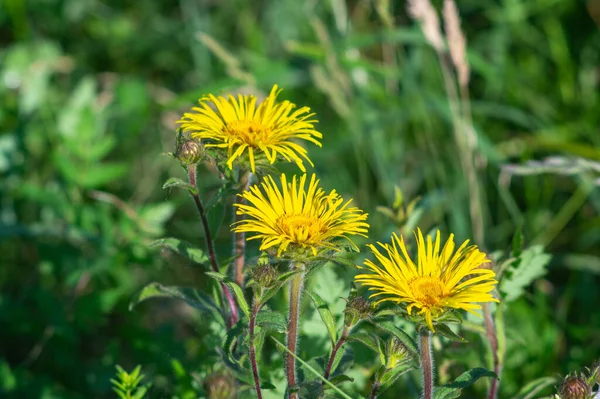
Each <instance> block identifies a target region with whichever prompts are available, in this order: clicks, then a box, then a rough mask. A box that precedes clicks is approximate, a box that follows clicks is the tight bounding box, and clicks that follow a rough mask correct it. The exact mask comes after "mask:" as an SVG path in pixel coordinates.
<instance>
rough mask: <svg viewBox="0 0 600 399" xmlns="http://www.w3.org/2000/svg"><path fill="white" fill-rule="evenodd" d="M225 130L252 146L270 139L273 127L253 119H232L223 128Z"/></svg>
mask: <svg viewBox="0 0 600 399" xmlns="http://www.w3.org/2000/svg"><path fill="white" fill-rule="evenodd" d="M223 130H224V132H225V133H227V134H229V135H230V136H233V137H234V138H237V139H238V140H239V141H241V142H242V143H244V144H247V145H249V146H251V147H258V145H259V144H260V143H264V142H266V141H268V139H269V137H270V136H271V129H270V128H268V127H266V126H263V125H262V124H261V123H259V122H256V121H253V120H250V121H248V120H241V121H231V122H228V123H227V125H226V126H225V127H224V128H223Z"/></svg>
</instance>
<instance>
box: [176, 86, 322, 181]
mask: <svg viewBox="0 0 600 399" xmlns="http://www.w3.org/2000/svg"><path fill="white" fill-rule="evenodd" d="M280 92H281V90H279V89H278V88H277V85H275V86H273V89H272V90H271V94H269V96H268V97H267V98H266V99H265V101H263V102H262V103H261V104H260V105H258V106H257V105H256V97H254V96H252V95H241V94H239V95H238V98H237V99H236V98H234V97H233V96H231V95H230V96H228V97H227V98H225V97H221V96H219V97H215V96H213V95H212V94H209V95H208V96H205V97H202V98H201V99H200V100H199V105H200V106H199V107H194V108H192V111H195V112H186V113H185V114H183V117H182V118H181V119H180V120H179V121H177V123H179V124H181V127H182V128H183V131H184V132H190V133H191V136H192V137H194V138H199V139H201V140H207V141H206V143H205V146H206V147H217V148H227V157H228V160H227V166H228V167H229V169H233V162H234V161H235V160H236V159H237V158H238V157H240V156H242V154H244V151H246V150H247V152H248V158H249V160H250V168H251V169H252V172H255V171H256V170H255V169H256V167H255V162H254V157H255V155H257V154H260V153H262V154H264V155H265V156H266V158H267V159H268V160H269V162H270V163H271V164H273V163H274V162H275V159H276V158H277V154H280V155H281V156H282V157H283V158H285V159H286V160H287V161H288V162H291V161H294V162H295V163H296V164H297V165H298V167H299V168H300V169H301V170H302V171H303V172H305V171H306V168H305V167H304V165H303V161H302V158H304V159H305V160H306V161H308V163H310V164H311V165H313V163H312V161H311V160H310V159H309V158H308V156H307V151H306V149H305V148H304V147H302V146H300V145H299V144H298V143H296V142H294V141H292V139H300V140H306V141H310V142H312V143H315V144H316V145H318V146H319V147H321V142H320V141H319V140H318V139H321V138H323V135H322V134H321V133H319V132H318V131H316V130H315V127H314V124H315V123H316V122H317V121H316V120H314V119H312V117H313V116H314V115H315V114H314V113H311V112H310V108H309V107H301V108H298V109H295V108H296V105H295V104H292V103H291V102H289V101H287V100H286V101H283V102H277V101H276V100H277V96H278V95H279V93H280ZM210 104H212V105H213V106H214V107H215V108H216V109H213V108H212V107H211V105H210Z"/></svg>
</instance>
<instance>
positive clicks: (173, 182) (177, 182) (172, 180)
mask: <svg viewBox="0 0 600 399" xmlns="http://www.w3.org/2000/svg"><path fill="white" fill-rule="evenodd" d="M173 187H176V188H181V189H183V190H187V191H189V192H190V193H191V194H194V195H196V194H198V188H197V187H194V186H192V185H191V184H190V183H187V182H185V181H183V180H181V179H178V178H176V177H169V178H168V179H167V181H166V182H165V184H163V186H162V188H163V189H167V188H173Z"/></svg>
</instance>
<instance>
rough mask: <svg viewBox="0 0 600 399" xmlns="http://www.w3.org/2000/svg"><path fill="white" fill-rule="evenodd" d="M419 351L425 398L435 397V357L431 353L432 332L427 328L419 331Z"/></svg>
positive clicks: (423, 396)
mask: <svg viewBox="0 0 600 399" xmlns="http://www.w3.org/2000/svg"><path fill="white" fill-rule="evenodd" d="M419 344H420V347H419V352H420V354H421V369H422V370H423V395H422V396H421V397H422V398H423V399H432V398H433V358H432V355H431V333H430V332H429V330H427V329H423V330H421V332H420V333H419Z"/></svg>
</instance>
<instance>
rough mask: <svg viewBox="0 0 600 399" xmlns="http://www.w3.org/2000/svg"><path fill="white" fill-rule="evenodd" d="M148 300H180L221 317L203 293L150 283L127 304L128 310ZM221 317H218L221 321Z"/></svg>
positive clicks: (216, 308)
mask: <svg viewBox="0 0 600 399" xmlns="http://www.w3.org/2000/svg"><path fill="white" fill-rule="evenodd" d="M149 298H173V299H180V300H183V301H184V302H186V303H187V304H188V305H190V306H192V307H194V308H196V309H198V310H200V311H201V312H206V313H209V314H212V315H217V314H218V315H221V313H220V310H219V308H218V307H217V305H215V303H214V302H213V300H212V299H211V298H210V297H209V296H207V295H206V294H205V293H203V292H201V291H198V290H195V289H193V288H182V287H165V286H163V285H161V284H159V283H156V282H155V283H150V284H148V285H147V286H145V287H144V288H142V289H141V290H140V291H139V292H138V293H137V294H136V295H135V296H134V297H133V298H132V300H131V302H130V303H129V310H130V311H131V310H133V308H134V307H135V306H136V305H137V304H139V303H140V302H143V301H145V300H146V299H149ZM221 318H222V317H220V319H221Z"/></svg>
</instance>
